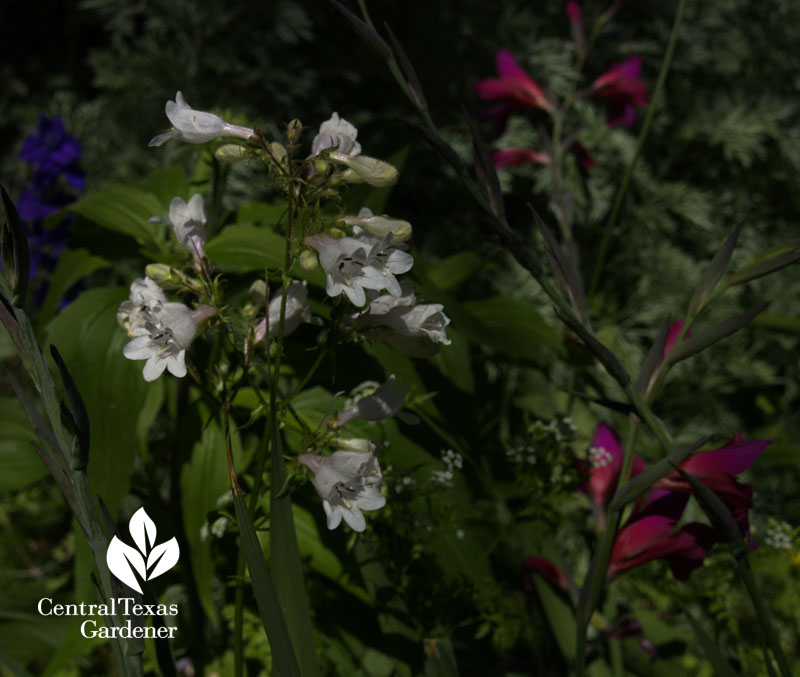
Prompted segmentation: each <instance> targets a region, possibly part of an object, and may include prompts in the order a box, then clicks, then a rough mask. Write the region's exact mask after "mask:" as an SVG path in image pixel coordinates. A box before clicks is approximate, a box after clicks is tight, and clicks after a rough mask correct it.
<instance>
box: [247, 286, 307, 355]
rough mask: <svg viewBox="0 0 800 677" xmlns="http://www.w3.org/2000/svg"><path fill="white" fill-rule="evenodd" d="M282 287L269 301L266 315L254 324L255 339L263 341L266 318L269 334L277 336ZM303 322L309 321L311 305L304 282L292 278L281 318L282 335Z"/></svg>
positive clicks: (265, 331)
mask: <svg viewBox="0 0 800 677" xmlns="http://www.w3.org/2000/svg"><path fill="white" fill-rule="evenodd" d="M282 295H283V287H281V288H280V289H278V291H276V292H275V294H274V296H273V297H272V298H271V299H270V301H269V309H268V311H267V317H265V318H264V319H263V320H261V322H259V323H258V324H257V325H256V328H255V340H256V342H258V341H263V340H264V338H265V337H266V335H267V320H268V319H269V335H270V336H277V335H278V329H279V327H280V321H281V297H282ZM303 322H311V305H310V304H309V302H308V291H307V289H306V282H305V280H303V281H302V282H299V281H298V280H293V281H292V283H291V284H290V285H289V290H288V291H287V292H286V312H285V314H284V318H283V335H284V336H288V335H289V334H291V333H292V332H293V331H294V330H295V329H297V328H298V327H299V326H300V325H301V324H302V323H303Z"/></svg>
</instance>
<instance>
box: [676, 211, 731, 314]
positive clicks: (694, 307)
mask: <svg viewBox="0 0 800 677" xmlns="http://www.w3.org/2000/svg"><path fill="white" fill-rule="evenodd" d="M741 229H742V224H741V223H740V224H739V225H738V226H736V228H734V230H733V232H732V233H731V234H730V235H729V236H728V239H727V240H725V243H724V244H723V245H722V248H721V249H720V250H719V251H718V252H717V254H716V255H715V256H714V258H713V259H711V263H710V264H709V265H708V268H707V269H706V272H705V273H703V277H701V278H700V282H699V283H698V284H697V287H696V288H695V290H694V293H693V294H692V299H691V300H690V301H689V309H688V310H687V311H686V314H687V315H688V316H689V317H695V316H696V315H697V314H698V313H699V312H700V309H701V308H702V307H703V304H704V303H705V301H706V299H708V297H709V296H710V295H711V292H712V291H714V287H716V286H717V282H718V281H719V278H720V277H721V276H722V273H723V272H724V271H725V267H726V266H727V265H728V262H729V261H730V260H731V255H732V254H733V250H734V248H735V247H736V241H737V240H738V239H739V231H740V230H741Z"/></svg>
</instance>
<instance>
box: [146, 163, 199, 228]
mask: <svg viewBox="0 0 800 677" xmlns="http://www.w3.org/2000/svg"><path fill="white" fill-rule="evenodd" d="M137 188H139V189H141V190H144V191H146V192H148V193H152V194H153V195H154V196H155V197H156V199H157V200H158V201H159V203H160V204H161V205H162V206H161V212H165V211H166V208H167V206H168V205H169V203H170V200H172V198H173V197H184V198H188V197H189V192H188V190H187V187H186V170H185V169H184V167H183V165H174V166H172V167H163V168H161V167H159V168H158V169H154V170H153V171H152V172H150V173H149V174H148V175H147V177H146V178H145V179H144V181H141V182H140V183H139V184H138V185H137ZM161 212H153V213H152V214H151V215H150V216H158V215H159V214H160V213H161ZM148 218H149V217H148Z"/></svg>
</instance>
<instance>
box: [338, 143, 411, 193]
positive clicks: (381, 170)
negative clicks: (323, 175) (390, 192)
mask: <svg viewBox="0 0 800 677" xmlns="http://www.w3.org/2000/svg"><path fill="white" fill-rule="evenodd" d="M330 158H331V160H335V161H336V162H340V163H342V164H343V165H346V166H347V167H349V168H350V169H351V170H352V171H353V172H354V173H355V174H356V175H357V176H358V178H359V179H360V180H361V181H365V182H366V183H368V184H369V185H370V186H377V187H378V188H381V187H383V186H391V185H392V184H393V183H395V182H396V181H397V177H398V176H399V175H400V173H399V172H398V171H397V168H396V167H394V165H390V164H389V163H388V162H384V161H383V160H378V159H377V158H374V157H367V156H366V155H356V156H350V155H345V154H344V153H337V152H335V151H334V152H331V153H330ZM347 180H348V181H350V182H351V183H356V182H355V181H351V180H350V179H347Z"/></svg>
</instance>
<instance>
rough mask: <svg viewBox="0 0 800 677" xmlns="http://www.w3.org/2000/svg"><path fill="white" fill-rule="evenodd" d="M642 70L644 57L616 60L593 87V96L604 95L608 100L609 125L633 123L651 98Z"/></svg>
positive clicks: (629, 125)
mask: <svg viewBox="0 0 800 677" xmlns="http://www.w3.org/2000/svg"><path fill="white" fill-rule="evenodd" d="M641 72H642V57H640V56H638V55H635V56H631V57H628V58H627V59H625V61H623V62H621V63H615V64H614V65H612V66H611V68H609V69H608V70H607V71H606V72H605V73H603V74H602V75H601V76H600V77H599V78H597V80H595V81H594V82H593V83H592V86H591V87H590V88H589V91H590V93H591V94H592V95H593V96H601V97H603V98H604V99H606V101H607V102H608V126H609V127H615V126H616V125H620V124H622V125H625V126H626V127H631V126H632V125H633V123H634V121H635V120H636V107H637V106H646V105H647V104H648V102H649V101H650V98H649V97H648V95H647V85H645V84H644V82H642V81H641V80H640V79H639V76H640V75H641Z"/></svg>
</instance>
